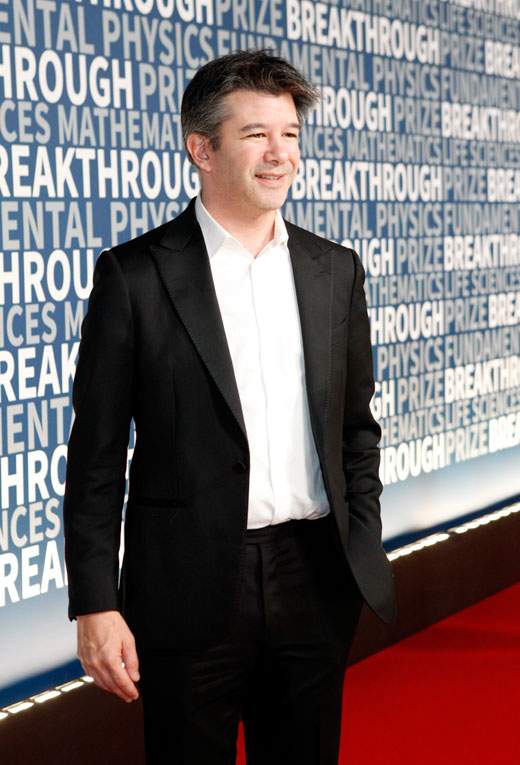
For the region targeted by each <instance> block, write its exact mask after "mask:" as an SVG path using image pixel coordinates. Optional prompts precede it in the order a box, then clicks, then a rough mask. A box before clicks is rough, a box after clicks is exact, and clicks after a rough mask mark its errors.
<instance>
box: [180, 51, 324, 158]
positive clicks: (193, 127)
mask: <svg viewBox="0 0 520 765" xmlns="http://www.w3.org/2000/svg"><path fill="white" fill-rule="evenodd" d="M235 90H250V91H254V92H259V93H269V94H271V95H275V96H278V95H283V94H285V93H288V94H289V95H291V96H292V98H293V101H294V106H295V109H296V114H297V115H298V120H299V121H300V124H303V122H304V121H305V118H306V116H307V114H308V113H309V111H310V110H311V109H312V107H313V106H314V105H315V104H316V103H317V101H318V100H319V99H320V98H321V96H320V93H319V91H318V89H317V88H315V87H314V86H313V85H311V83H310V82H309V81H308V80H307V78H306V77H305V75H303V74H302V73H301V72H299V71H298V69H296V68H295V67H294V66H293V65H292V64H290V63H289V62H288V61H286V60H285V59H283V58H280V57H279V56H275V55H274V54H273V52H272V51H270V50H267V49H266V50H243V51H237V52H236V53H230V54H229V55H227V56H221V57H220V58H217V59H214V60H213V61H209V62H208V63H207V64H205V65H204V66H203V67H202V68H201V69H199V70H198V72H197V73H196V74H195V76H194V77H193V79H192V80H191V82H190V83H189V85H188V87H187V88H186V90H185V91H184V96H183V98H182V106H181V125H182V135H183V138H184V145H185V146H186V139H187V137H188V136H189V135H190V133H199V134H200V135H203V136H205V137H207V138H208V139H209V143H210V146H211V147H212V148H213V149H218V146H219V133H220V127H221V125H222V123H223V122H224V121H225V120H226V119H227V118H228V117H229V113H228V111H227V109H226V104H225V98H226V96H227V95H229V93H232V92H233V91H235ZM186 153H187V155H188V159H189V160H190V162H192V163H193V164H195V163H194V161H193V157H192V156H191V154H190V152H189V151H188V149H186Z"/></svg>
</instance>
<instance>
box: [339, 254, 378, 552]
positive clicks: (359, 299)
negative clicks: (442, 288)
mask: <svg viewBox="0 0 520 765" xmlns="http://www.w3.org/2000/svg"><path fill="white" fill-rule="evenodd" d="M351 252H352V255H353V257H354V269H355V275H354V285H353V290H352V302H351V309H350V319H349V338H348V346H347V347H348V356H347V385H346V395H345V414H344V423H343V470H344V473H345V479H346V483H347V497H346V499H347V501H348V503H349V510H350V513H351V514H352V515H354V516H355V517H356V518H357V519H358V520H359V521H361V523H362V524H363V525H364V526H365V527H366V529H367V530H368V531H369V532H370V533H371V534H372V535H373V536H374V537H375V538H376V539H377V540H378V541H380V540H381V511H380V505H379V496H380V494H381V490H382V485H381V481H380V480H379V448H378V444H379V439H380V437H381V429H380V427H379V425H378V424H377V422H376V421H375V419H374V417H373V415H372V412H371V409H370V401H371V399H372V396H373V393H374V372H373V363H372V347H371V343H370V326H369V322H368V313H367V307H366V300H365V292H364V289H363V283H364V280H365V273H364V270H363V266H362V264H361V261H360V259H359V257H358V255H357V254H356V253H355V252H354V251H352V250H351Z"/></svg>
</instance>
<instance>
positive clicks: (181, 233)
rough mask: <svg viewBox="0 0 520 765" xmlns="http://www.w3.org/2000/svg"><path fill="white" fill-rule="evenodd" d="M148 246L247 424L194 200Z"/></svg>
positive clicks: (172, 296) (184, 317)
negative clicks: (155, 241)
mask: <svg viewBox="0 0 520 765" xmlns="http://www.w3.org/2000/svg"><path fill="white" fill-rule="evenodd" d="M150 252H151V255H152V258H153V261H154V262H155V265H156V267H157V269H158V271H159V274H160V276H161V279H162V281H163V283H164V286H165V287H166V291H167V293H168V295H169V297H170V300H171V302H172V303H173V306H174V308H175V310H176V311H177V314H178V315H179V317H180V319H181V321H182V323H183V324H184V326H185V328H186V331H187V332H188V334H189V336H190V338H191V340H192V342H193V344H194V346H195V348H196V349H197V351H198V353H199V355H200V357H201V359H202V361H203V362H204V364H205V365H206V367H207V369H208V372H209V373H210V375H211V376H212V378H213V380H214V381H215V383H216V385H217V387H218V389H219V390H220V392H221V394H222V396H223V397H224V399H225V401H226V403H227V405H228V406H229V408H230V410H231V412H232V413H233V415H234V417H235V419H236V420H237V422H238V424H239V425H240V427H241V429H242V431H243V433H244V435H245V436H246V437H247V435H246V428H245V423H244V417H243V414H242V407H241V404H240V398H239V394H238V389H237V384H236V380H235V375H234V372H233V364H232V361H231V356H230V353H229V347H228V344H227V340H226V334H225V331H224V325H223V323H222V317H221V315H220V309H219V306H218V301H217V296H216V293H215V288H214V285H213V277H212V275H211V268H210V264H209V258H208V254H207V251H206V246H205V244H204V238H203V236H202V232H201V230H200V227H199V225H198V223H197V221H196V218H195V213H194V210H193V203H192V204H191V205H190V206H189V207H188V209H187V210H186V211H185V212H184V213H183V214H182V215H181V216H179V217H178V218H176V219H175V220H174V221H172V223H171V224H170V226H169V227H168V228H167V229H166V233H165V235H164V236H163V238H162V239H161V242H160V244H159V245H152V246H151V247H150Z"/></svg>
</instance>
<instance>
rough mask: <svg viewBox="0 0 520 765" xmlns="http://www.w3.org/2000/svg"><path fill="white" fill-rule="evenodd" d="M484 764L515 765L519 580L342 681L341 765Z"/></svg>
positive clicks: (240, 762)
mask: <svg viewBox="0 0 520 765" xmlns="http://www.w3.org/2000/svg"><path fill="white" fill-rule="evenodd" d="M244 763H245V757H244V747H243V741H242V738H241V739H240V741H239V755H238V758H237V765H244ZM481 763H482V764H484V763H486V765H520V584H517V585H515V586H514V587H510V588H508V589H507V590H504V591H503V592H500V593H498V595H494V596H493V597H491V598H487V599H486V600H483V601H481V602H480V603H477V604H476V605H474V606H471V607H470V608H466V609H465V610H464V611H461V612H459V613H458V614H455V615H454V616H451V617H449V618H448V619H444V620H443V621H442V622H439V623H438V624H435V625H433V626H432V627H429V628H428V629H426V630H423V631H422V632H419V633H417V634H416V635H412V637H409V638H407V639H406V640H403V641H401V642H400V643H397V644H396V645H394V646H392V647H391V648H388V649H386V650H385V651H382V652H381V653H378V654H376V655H375V656H371V657H370V658H368V659H365V661H362V662H360V663H359V664H356V665H355V666H353V667H351V668H350V669H349V670H348V672H347V675H346V679H345V695H344V705H343V732H342V739H341V756H340V765H350V764H352V765H455V764H457V765H459V764H461V765H481Z"/></svg>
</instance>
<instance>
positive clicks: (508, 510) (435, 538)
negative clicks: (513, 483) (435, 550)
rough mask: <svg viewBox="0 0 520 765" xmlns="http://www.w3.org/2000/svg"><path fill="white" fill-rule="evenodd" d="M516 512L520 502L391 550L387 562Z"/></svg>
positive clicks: (518, 510)
mask: <svg viewBox="0 0 520 765" xmlns="http://www.w3.org/2000/svg"><path fill="white" fill-rule="evenodd" d="M518 512H520V502H516V503H515V504H514V505H509V507H504V508H503V509H502V510H495V511H494V512H492V513H488V514H487V515H482V516H481V517H480V518H475V519H474V520H472V521H467V522H466V523H462V524H461V525H460V526H454V527H453V528H451V529H448V530H447V531H445V532H442V533H440V534H432V535H431V536H429V537H425V538H424V539H420V540H419V541H418V542H412V543H410V544H409V545H404V547H399V548H398V549H397V550H392V552H390V553H388V560H390V561H392V560H397V558H403V557H404V556H406V555H410V554H411V553H414V552H417V551H418V550H422V549H424V548H425V547H431V546H432V545H436V544H437V543H438V542H445V541H446V540H447V539H449V538H450V537H451V536H453V534H465V533H466V532H467V531H470V530H472V529H478V528H479V527H480V526H487V524H488V523H493V521H499V520H500V519H501V518H507V516H509V515H511V514H512V513H518Z"/></svg>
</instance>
